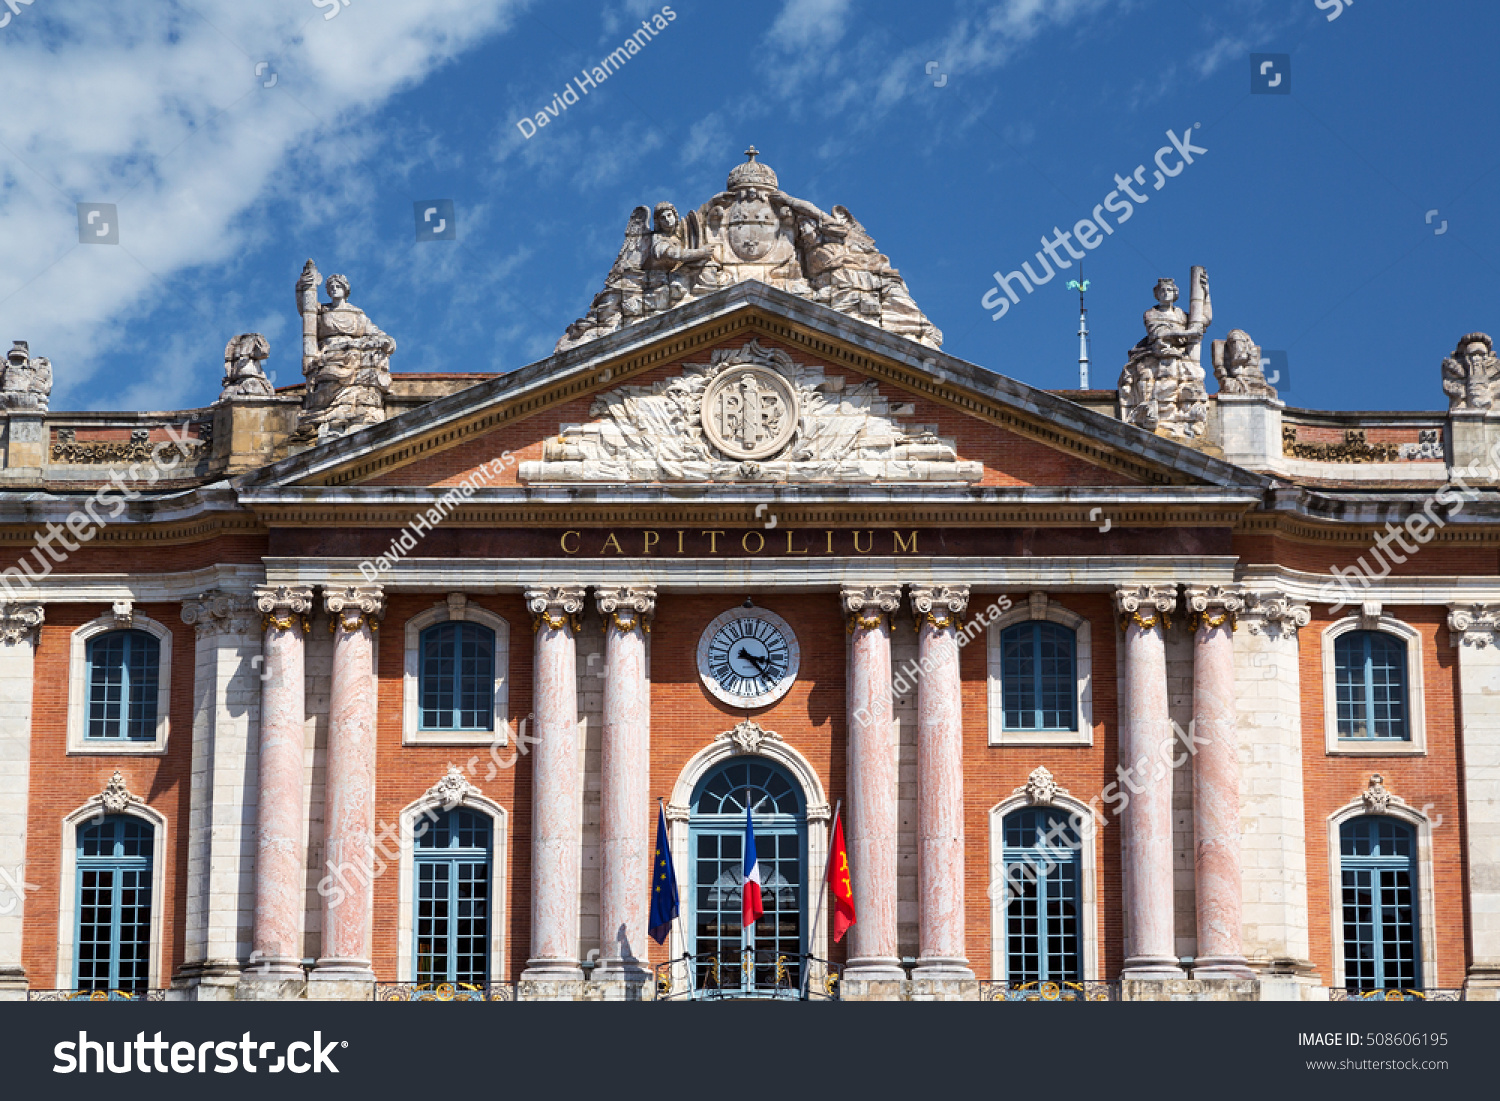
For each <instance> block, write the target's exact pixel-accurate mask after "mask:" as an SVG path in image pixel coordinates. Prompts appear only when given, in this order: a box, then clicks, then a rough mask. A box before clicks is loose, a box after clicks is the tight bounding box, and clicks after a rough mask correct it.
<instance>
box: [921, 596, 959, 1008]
mask: <svg viewBox="0 0 1500 1101" xmlns="http://www.w3.org/2000/svg"><path fill="white" fill-rule="evenodd" d="M911 602H912V612H913V613H914V614H915V616H916V618H917V622H918V624H919V630H918V635H917V663H918V665H920V666H921V668H922V679H921V680H920V681H919V682H918V683H917V892H918V895H919V896H920V905H921V916H920V928H921V933H920V954H919V958H918V960H917V966H916V968H915V970H914V971H913V972H912V977H913V978H920V979H972V978H973V977H974V973H973V972H972V971H971V970H970V969H969V960H968V955H967V951H966V949H965V946H964V902H965V899H964V775H963V753H964V739H963V734H964V724H963V695H962V688H963V685H962V682H961V680H960V678H959V668H958V624H959V620H960V617H961V616H962V615H963V612H964V608H965V607H967V605H968V603H969V589H968V587H967V586H964V585H923V586H917V585H914V586H912V590H911Z"/></svg>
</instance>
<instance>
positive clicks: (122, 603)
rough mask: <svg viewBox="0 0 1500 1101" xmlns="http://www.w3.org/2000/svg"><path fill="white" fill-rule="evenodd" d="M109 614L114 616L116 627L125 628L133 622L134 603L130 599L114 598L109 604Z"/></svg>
mask: <svg viewBox="0 0 1500 1101" xmlns="http://www.w3.org/2000/svg"><path fill="white" fill-rule="evenodd" d="M109 614H110V615H112V616H114V617H115V626H116V627H119V628H120V629H121V630H127V629H129V627H130V626H131V625H132V624H133V623H135V603H134V602H133V601H130V600H116V601H114V602H113V603H111V604H110V606H109Z"/></svg>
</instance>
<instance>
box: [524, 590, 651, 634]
mask: <svg viewBox="0 0 1500 1101" xmlns="http://www.w3.org/2000/svg"><path fill="white" fill-rule="evenodd" d="M527 603H528V604H529V603H530V600H529V594H528V600H527ZM594 603H595V604H596V606H597V607H598V609H599V614H600V615H601V616H602V617H603V618H604V629H605V630H606V631H607V630H608V629H609V625H610V623H611V622H613V623H614V625H615V627H616V628H617V629H618V630H619V631H620V633H621V634H629V633H630V632H631V631H633V630H635V629H636V628H637V627H639V628H640V629H641V631H642V632H643V633H645V634H648V635H649V634H650V633H651V619H652V617H653V616H655V615H656V586H655V585H609V586H606V587H604V588H598V589H595V590H594ZM622 613H623V615H622ZM533 614H535V613H533ZM574 629H575V630H576V629H577V628H576V626H575V628H574Z"/></svg>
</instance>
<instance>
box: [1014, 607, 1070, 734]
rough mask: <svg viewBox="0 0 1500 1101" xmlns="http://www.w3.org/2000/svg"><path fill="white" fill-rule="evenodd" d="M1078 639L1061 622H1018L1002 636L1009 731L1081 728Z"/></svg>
mask: <svg viewBox="0 0 1500 1101" xmlns="http://www.w3.org/2000/svg"><path fill="white" fill-rule="evenodd" d="M1075 651H1076V639H1075V637H1074V634H1073V632H1072V631H1071V630H1069V629H1068V628H1066V627H1063V626H1061V625H1059V624H1056V623H1042V622H1028V623H1017V624H1015V625H1014V626H1011V627H1007V628H1006V629H1005V630H1004V631H1002V632H1001V633H1000V701H1001V711H1002V718H1001V724H1002V728H1003V729H1005V730H1076V729H1077V728H1078V716H1077V706H1076V694H1077V673H1076V668H1075Z"/></svg>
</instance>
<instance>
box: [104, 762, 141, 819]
mask: <svg viewBox="0 0 1500 1101" xmlns="http://www.w3.org/2000/svg"><path fill="white" fill-rule="evenodd" d="M140 801H141V799H140V797H139V796H137V795H132V794H131V793H130V789H129V788H128V787H127V786H126V783H125V777H124V776H122V775H121V774H120V770H119V769H115V772H114V775H112V776H111V777H110V778H109V781H108V782H107V783H106V784H105V785H104V790H103V792H101V793H100V795H99V805H100V806H102V807H103V808H104V810H105V811H106V812H108V813H109V814H119V813H121V812H122V811H125V810H128V809H129V808H130V806H131V805H132V804H134V803H139V802H140Z"/></svg>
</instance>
